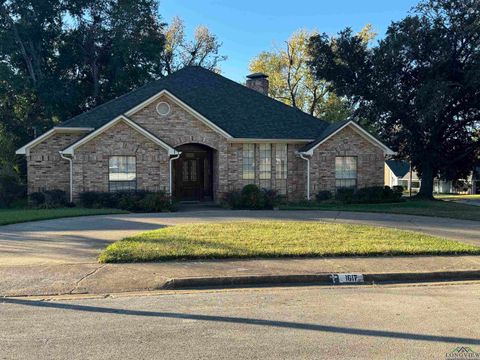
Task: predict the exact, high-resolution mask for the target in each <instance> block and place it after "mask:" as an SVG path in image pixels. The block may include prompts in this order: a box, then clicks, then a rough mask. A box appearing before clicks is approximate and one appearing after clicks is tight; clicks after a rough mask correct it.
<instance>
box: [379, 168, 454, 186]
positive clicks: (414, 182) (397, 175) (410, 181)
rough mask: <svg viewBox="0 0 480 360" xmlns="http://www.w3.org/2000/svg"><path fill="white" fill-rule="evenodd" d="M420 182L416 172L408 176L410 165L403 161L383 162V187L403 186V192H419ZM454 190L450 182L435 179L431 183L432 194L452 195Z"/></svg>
mask: <svg viewBox="0 0 480 360" xmlns="http://www.w3.org/2000/svg"><path fill="white" fill-rule="evenodd" d="M421 183H422V180H421V179H420V178H419V177H418V174H417V172H416V171H412V173H411V174H410V164H409V163H408V162H407V161H403V160H387V161H385V185H387V186H390V187H392V186H397V185H401V186H403V189H404V190H407V191H410V187H411V190H412V191H413V192H417V191H419V190H420V185H421ZM456 190H457V189H454V187H453V183H452V181H445V180H440V179H435V180H434V183H433V192H435V193H453V192H456Z"/></svg>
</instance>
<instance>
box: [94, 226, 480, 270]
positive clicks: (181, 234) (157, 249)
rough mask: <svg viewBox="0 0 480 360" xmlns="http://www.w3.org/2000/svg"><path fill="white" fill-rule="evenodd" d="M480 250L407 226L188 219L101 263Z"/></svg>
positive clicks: (111, 249) (113, 250) (118, 248)
mask: <svg viewBox="0 0 480 360" xmlns="http://www.w3.org/2000/svg"><path fill="white" fill-rule="evenodd" d="M452 254H455V255H456V254H470V255H473V254H474V255H480V247H476V246H473V245H469V244H464V243H460V242H455V241H450V240H446V239H442V238H439V237H435V236H430V235H425V234H421V233H416V232H410V231H400V230H396V229H387V228H382V227H373V226H365V225H348V224H331V223H318V222H303V221H254V222H231V223H221V224H188V225H177V226H172V227H166V228H162V229H159V230H154V231H149V232H145V233H142V234H139V235H136V236H132V237H128V238H125V239H123V240H121V241H117V242H116V243H114V244H111V245H110V246H108V247H107V248H106V249H105V250H104V251H103V252H102V253H101V255H100V257H99V261H100V262H148V261H164V260H194V259H225V258H232V259H234V258H278V257H327V256H390V255H452Z"/></svg>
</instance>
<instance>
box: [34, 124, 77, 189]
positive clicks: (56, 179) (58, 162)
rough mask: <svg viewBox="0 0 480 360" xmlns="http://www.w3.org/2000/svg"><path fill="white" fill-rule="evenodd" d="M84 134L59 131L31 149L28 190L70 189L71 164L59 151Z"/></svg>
mask: <svg viewBox="0 0 480 360" xmlns="http://www.w3.org/2000/svg"><path fill="white" fill-rule="evenodd" d="M82 136H84V134H81V133H73V134H72V133H57V134H53V135H52V136H50V137H48V138H46V139H45V140H44V141H43V142H41V143H40V144H38V145H36V146H34V147H33V148H31V149H30V152H29V155H27V178H28V180H27V181H28V192H29V193H32V192H36V191H43V190H53V189H60V190H63V191H66V192H69V191H70V165H69V162H68V160H64V159H62V158H61V157H60V154H59V151H60V150H63V149H65V148H66V147H68V146H69V145H70V144H72V143H74V142H75V141H77V140H78V139H79V138H81V137H82Z"/></svg>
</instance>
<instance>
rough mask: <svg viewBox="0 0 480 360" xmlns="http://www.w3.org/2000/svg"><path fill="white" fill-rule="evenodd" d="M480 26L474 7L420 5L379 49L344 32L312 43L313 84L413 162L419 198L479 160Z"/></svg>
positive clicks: (443, 0) (470, 1)
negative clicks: (322, 85) (326, 85)
mask: <svg viewBox="0 0 480 360" xmlns="http://www.w3.org/2000/svg"><path fill="white" fill-rule="evenodd" d="M479 23H480V6H479V4H478V1H477V0H466V1H457V0H425V1H422V2H421V3H420V4H419V5H418V6H417V7H416V8H415V9H414V11H413V12H412V13H411V14H410V15H408V16H406V17H405V18H404V19H403V20H401V21H398V22H394V23H392V24H391V25H390V26H389V28H388V30H387V34H386V36H385V38H384V39H382V40H381V41H379V42H378V44H377V45H376V46H372V47H370V46H367V44H366V42H365V39H364V37H362V36H360V35H355V34H354V33H353V32H352V30H351V29H349V28H347V29H345V30H343V31H341V32H340V33H339V34H338V36H336V37H334V38H330V37H329V36H327V35H326V34H318V35H314V36H312V37H311V39H310V43H309V54H310V56H311V61H310V65H311V68H312V70H313V71H314V73H315V75H316V78H317V79H318V80H326V81H328V82H330V83H331V84H332V86H333V88H334V90H335V92H336V93H337V94H338V95H339V96H342V97H346V98H348V99H349V100H350V101H351V102H352V104H353V105H354V107H353V108H354V109H355V116H356V118H357V119H358V120H359V121H361V122H362V123H364V124H366V125H367V126H369V127H370V128H371V129H374V130H376V131H377V132H378V133H379V134H380V136H381V137H382V138H383V139H384V140H386V141H387V142H388V143H389V144H390V145H391V146H392V148H394V149H395V150H396V151H398V154H399V156H401V157H403V158H407V159H409V160H410V161H411V163H412V166H413V168H414V169H415V170H417V172H418V173H419V174H420V175H421V177H422V185H421V189H420V193H419V195H420V196H422V197H427V198H431V197H432V192H433V178H434V177H435V176H437V175H442V176H443V177H446V178H447V179H453V178H458V177H460V178H462V177H465V175H467V174H468V173H469V172H471V171H472V167H473V163H474V159H475V156H478V149H479V147H480V136H479V131H480V130H479V113H480V76H479V73H478V69H479V68H480V37H479V36H478V33H479Z"/></svg>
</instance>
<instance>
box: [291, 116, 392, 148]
mask: <svg viewBox="0 0 480 360" xmlns="http://www.w3.org/2000/svg"><path fill="white" fill-rule="evenodd" d="M347 126H350V127H351V128H352V129H353V130H355V131H356V132H357V133H358V134H360V135H361V136H363V137H364V138H366V139H367V140H368V141H370V142H371V143H372V144H374V145H376V146H378V147H379V148H381V149H382V150H383V151H384V153H385V154H388V155H393V154H395V152H394V151H393V150H392V149H390V148H389V147H388V146H386V145H385V144H384V143H382V142H381V141H380V140H378V139H377V138H375V137H374V136H373V135H372V134H370V133H369V132H368V131H367V130H365V129H364V128H362V127H361V126H360V125H358V124H357V123H356V122H355V121H353V120H344V121H338V122H334V123H332V124H330V125H329V126H327V127H326V128H325V129H324V130H323V132H322V133H321V134H320V136H319V137H318V138H317V139H316V140H315V141H313V142H311V143H310V144H307V145H305V146H304V147H302V148H301V149H300V150H299V152H300V153H303V154H306V155H312V153H313V151H314V150H315V149H316V148H317V147H318V146H320V145H321V144H323V143H324V142H325V141H327V140H328V139H330V138H331V137H332V136H334V135H335V134H337V133H338V132H340V131H341V130H342V129H344V128H346V127H347Z"/></svg>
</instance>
